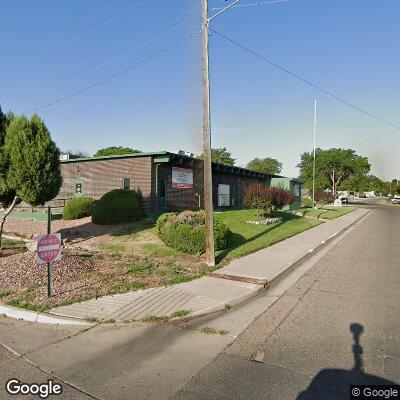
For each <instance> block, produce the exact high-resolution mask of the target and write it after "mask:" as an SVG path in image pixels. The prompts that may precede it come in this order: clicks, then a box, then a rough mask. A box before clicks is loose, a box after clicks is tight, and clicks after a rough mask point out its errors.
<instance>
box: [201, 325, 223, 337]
mask: <svg viewBox="0 0 400 400" xmlns="http://www.w3.org/2000/svg"><path fill="white" fill-rule="evenodd" d="M199 331H200V332H202V333H205V334H207V335H221V336H225V335H227V334H228V333H229V332H228V331H225V330H223V329H221V330H217V329H214V328H211V327H209V326H203V327H202V328H200V329H199Z"/></svg>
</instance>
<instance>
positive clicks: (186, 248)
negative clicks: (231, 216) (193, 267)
mask: <svg viewBox="0 0 400 400" xmlns="http://www.w3.org/2000/svg"><path fill="white" fill-rule="evenodd" d="M156 226H157V231H158V235H159V237H160V238H161V240H162V241H163V242H164V243H165V244H166V245H167V246H170V247H172V248H174V249H176V250H178V251H180V252H182V253H189V254H202V253H204V252H205V247H206V227H205V214H204V211H198V212H195V211H183V212H181V213H179V214H178V213H166V214H163V215H161V216H160V217H159V218H158V220H157V225H156ZM231 236H232V232H231V231H230V230H229V228H228V227H227V226H226V225H225V224H224V223H223V222H221V221H220V220H219V219H218V218H215V217H214V247H215V250H222V249H225V248H227V247H228V246H229V244H230V241H231Z"/></svg>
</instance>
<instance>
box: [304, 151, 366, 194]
mask: <svg viewBox="0 0 400 400" xmlns="http://www.w3.org/2000/svg"><path fill="white" fill-rule="evenodd" d="M315 160H316V162H315V187H316V189H317V190H325V189H328V188H330V189H331V190H332V192H333V194H336V192H337V189H338V187H339V185H341V184H342V185H343V184H344V182H345V181H348V180H349V179H351V178H353V177H355V176H357V175H360V176H364V175H366V174H368V172H369V170H370V168H371V165H370V163H369V162H368V158H367V157H363V156H360V155H358V154H356V152H355V151H354V150H352V149H335V148H332V149H329V150H322V149H319V148H318V149H316V157H315ZM297 167H298V168H300V178H301V179H302V180H303V181H304V187H306V188H308V189H311V188H312V176H313V153H312V152H309V153H308V152H304V153H303V154H302V155H301V156H300V163H299V164H298V165H297Z"/></svg>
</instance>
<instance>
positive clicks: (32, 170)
mask: <svg viewBox="0 0 400 400" xmlns="http://www.w3.org/2000/svg"><path fill="white" fill-rule="evenodd" d="M59 156H60V152H59V150H58V148H57V146H56V144H55V143H54V142H53V141H52V140H51V136H50V133H49V131H48V129H47V127H46V125H45V124H44V122H43V121H42V120H41V119H40V117H39V116H38V115H37V114H34V115H33V116H32V117H31V118H30V119H28V118H27V117H25V116H23V115H22V116H13V117H12V118H11V119H10V121H9V122H7V128H6V135H5V140H4V143H3V145H2V146H1V148H0V161H1V163H0V201H1V202H2V203H3V206H5V207H8V208H7V210H6V212H5V213H4V215H3V217H2V219H1V225H0V246H1V235H2V232H3V226H4V221H5V219H6V217H7V215H8V214H10V212H11V211H12V210H13V209H14V207H15V205H16V204H17V203H18V202H20V201H24V202H26V203H28V204H30V205H32V206H38V205H43V204H44V203H45V202H47V201H49V200H51V199H53V198H54V197H55V196H57V194H58V192H59V190H60V187H61V184H62V178H61V172H60V161H59Z"/></svg>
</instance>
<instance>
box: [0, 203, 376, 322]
mask: <svg viewBox="0 0 400 400" xmlns="http://www.w3.org/2000/svg"><path fill="white" fill-rule="evenodd" d="M370 212H371V210H368V211H367V212H366V213H365V214H363V215H361V216H360V217H358V218H357V219H356V220H354V221H352V222H351V223H349V224H348V225H347V226H345V227H343V228H342V229H341V230H339V231H337V232H335V233H334V234H332V235H331V236H330V237H329V238H328V239H326V240H323V241H322V242H321V243H320V244H319V245H318V246H317V247H316V248H314V249H309V250H308V251H307V252H306V253H304V254H303V255H301V256H300V257H299V258H298V259H297V260H296V261H294V262H293V263H292V264H290V265H289V266H288V267H287V268H286V269H285V270H283V271H280V272H279V273H277V274H276V275H275V276H273V277H272V278H271V279H270V280H269V281H267V284H266V285H265V284H257V283H253V285H255V286H258V287H257V288H254V289H252V290H251V291H249V293H246V294H244V295H242V296H239V297H236V298H234V299H231V300H229V302H228V303H227V302H223V303H220V304H216V305H214V306H211V307H206V308H203V309H200V310H198V311H195V312H193V313H191V314H190V315H189V316H185V317H180V318H179V317H178V318H176V319H177V320H178V319H186V318H188V317H199V316H204V315H207V314H211V313H215V312H218V311H224V310H225V306H226V304H229V305H230V306H235V305H238V304H240V303H243V302H245V301H247V300H250V299H251V298H253V297H256V296H257V295H258V294H260V293H262V292H264V291H266V290H268V287H270V286H271V285H272V284H274V283H276V282H277V281H278V280H279V279H280V278H282V277H283V276H285V275H286V274H288V273H290V272H291V271H292V270H293V269H294V268H296V267H298V266H299V265H300V264H302V263H303V262H304V261H306V260H307V259H308V258H310V257H311V256H313V255H314V254H316V253H317V252H318V251H320V250H322V249H323V248H324V247H325V246H326V245H328V244H329V243H330V242H331V241H333V240H334V239H335V238H337V237H338V236H339V235H341V234H343V233H344V232H346V231H347V230H348V229H350V228H351V227H353V226H354V225H355V224H357V223H358V222H359V221H360V220H361V219H362V218H364V217H365V216H367V215H368V214H370ZM210 277H211V278H212V277H213V276H210ZM214 278H215V279H218V280H219V279H221V278H216V277H215V276H214ZM0 314H3V315H5V316H7V317H11V318H15V319H20V320H24V321H29V322H38V323H45V324H53V325H86V326H88V325H92V324H90V323H88V322H85V321H84V320H82V319H79V318H77V319H73V318H67V317H58V316H57V315H56V314H49V313H40V312H35V311H29V310H24V309H20V308H16V307H11V306H6V305H4V304H2V303H0ZM174 320H175V318H174Z"/></svg>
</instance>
